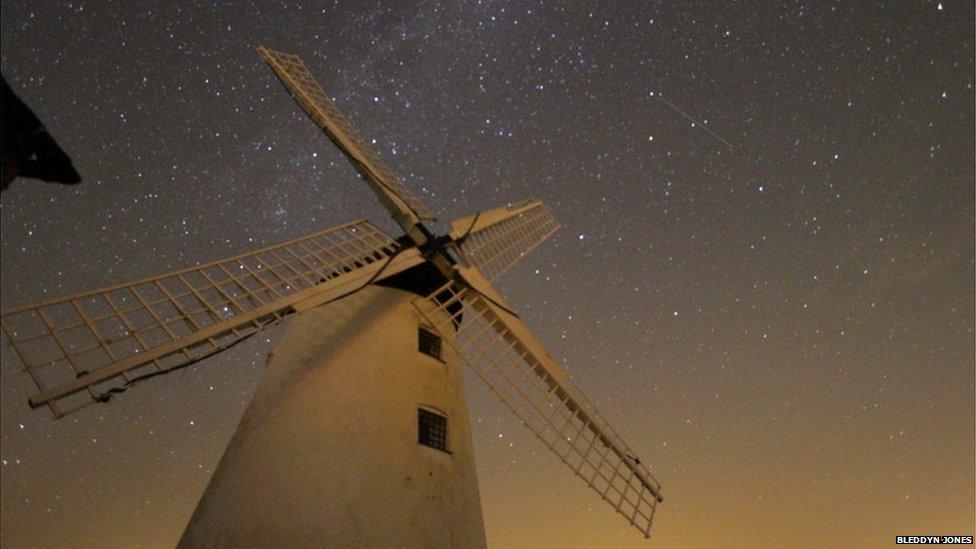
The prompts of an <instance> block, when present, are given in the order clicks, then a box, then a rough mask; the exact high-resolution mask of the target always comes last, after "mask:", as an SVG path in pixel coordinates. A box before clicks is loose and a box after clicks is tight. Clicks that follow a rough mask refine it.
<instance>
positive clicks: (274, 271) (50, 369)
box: [0, 220, 422, 416]
mask: <svg viewBox="0 0 976 549" xmlns="http://www.w3.org/2000/svg"><path fill="white" fill-rule="evenodd" d="M421 261H422V259H421V258H420V256H419V254H418V253H417V252H416V250H415V249H406V250H403V249H401V248H400V246H399V245H398V244H397V243H396V242H395V241H394V240H393V239H392V238H391V237H390V236H388V235H386V234H385V233H383V232H382V231H380V230H379V229H377V228H376V227H374V226H373V225H372V224H370V223H369V222H367V221H363V220H360V221H355V222H352V223H348V224H345V225H341V226H338V227H334V228H331V229H327V230H324V231H321V232H318V233H314V234H311V235H309V236H306V237H303V238H300V239H297V240H293V241H291V242H286V243H284V244H279V245H277V246H272V247H269V248H265V249H262V250H257V251H254V252H251V253H248V254H244V255H241V256H237V257H234V258H231V259H226V260H223V261H217V262H214V263H210V264H207V265H203V266H200V267H194V268H191V269H186V270H182V271H178V272H175V273H171V274H167V275H163V276H157V277H152V278H146V279H143V280H138V281H136V282H132V283H128V284H122V285H119V286H113V287H110V288H104V289H101V290H95V291H93V292H88V293H83V294H79V295H75V296H72V297H68V298H64V299H58V300H54V301H48V302H45V303H40V304H37V305H31V306H29V307H23V308H19V309H16V310H11V311H4V312H2V313H0V324H2V327H3V332H4V334H5V335H6V337H7V338H8V339H9V340H10V343H11V345H12V346H13V348H14V349H15V350H16V353H17V355H18V356H19V358H20V360H21V362H22V363H23V366H24V368H25V369H26V370H27V372H28V374H29V375H30V377H31V378H32V379H33V380H34V382H35V384H36V385H37V387H38V389H39V390H40V393H39V394H37V395H35V396H34V397H32V398H31V399H30V403H31V405H32V406H42V405H48V406H50V408H51V411H52V412H53V413H54V415H55V416H61V415H63V414H65V413H67V412H69V411H71V410H73V409H77V408H78V407H80V406H83V405H85V404H90V403H91V402H93V401H103V400H107V399H108V397H109V396H111V394H112V393H113V392H117V391H119V390H122V388H124V387H125V386H126V385H128V384H130V383H132V382H133V381H135V380H138V379H141V378H144V377H147V376H151V375H156V374H158V373H162V372H166V371H169V370H172V369H174V368H178V367H181V366H184V365H186V364H189V363H192V362H195V361H197V360H199V359H201V358H204V357H206V356H209V355H211V354H213V353H215V352H217V351H220V350H222V349H225V348H227V347H228V346H230V345H233V344H235V343H237V342H238V341H240V340H242V339H244V338H246V337H248V336H249V335H251V334H253V333H255V332H256V331H258V330H260V329H261V328H263V327H265V326H267V325H269V324H273V323H275V322H278V321H280V320H282V319H283V318H284V317H286V316H288V315H290V314H292V313H293V312H295V311H296V310H304V309H305V308H308V307H310V306H314V305H317V304H319V303H322V302H325V301H326V300H328V299H334V298H337V297H341V296H342V295H345V294H346V293H348V292H349V291H353V290H355V289H356V288H357V287H361V286H363V285H365V284H368V283H369V282H371V281H373V280H375V279H378V278H381V277H385V276H389V275H391V274H394V273H396V272H399V271H401V270H404V269H406V268H408V267H410V266H413V265H416V264H418V263H420V262H421ZM79 394H80V395H82V396H83V397H85V398H75V397H77V396H79Z"/></svg>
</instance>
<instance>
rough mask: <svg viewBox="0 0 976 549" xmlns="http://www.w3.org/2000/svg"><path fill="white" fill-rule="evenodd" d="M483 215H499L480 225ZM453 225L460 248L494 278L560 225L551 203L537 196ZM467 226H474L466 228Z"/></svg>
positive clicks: (468, 258) (554, 231) (481, 269)
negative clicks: (536, 198)
mask: <svg viewBox="0 0 976 549" xmlns="http://www.w3.org/2000/svg"><path fill="white" fill-rule="evenodd" d="M481 216H485V217H499V218H500V219H499V220H498V221H494V222H491V223H489V224H486V225H484V226H479V223H478V221H479V219H480V217H481ZM468 220H470V221H468ZM451 226H452V228H454V229H455V230H452V234H457V238H458V239H459V240H460V242H461V243H460V247H461V251H462V252H463V255H464V257H465V259H466V260H467V262H468V263H469V264H470V265H473V266H475V267H477V268H478V269H479V270H480V271H481V272H482V274H484V275H485V277H486V278H487V279H488V280H492V281H493V280H495V279H497V278H498V277H499V276H501V275H502V274H504V273H505V272H506V271H508V270H509V269H511V268H512V266H513V265H515V264H516V263H518V262H519V260H521V259H522V258H523V257H525V255H526V254H528V253H529V252H531V251H532V250H534V249H536V248H537V247H539V245H540V244H542V243H543V242H545V241H546V240H547V239H548V238H549V237H550V236H552V235H553V234H555V233H556V231H558V230H559V228H560V225H559V222H558V221H556V218H555V216H553V215H552V211H551V210H550V209H549V207H548V206H546V205H545V204H543V203H542V202H541V201H539V200H535V199H530V200H526V201H524V202H519V203H516V204H512V205H509V206H503V207H502V208H496V209H495V210H489V211H488V212H483V213H481V214H478V215H476V216H472V217H470V218H467V219H466V220H458V221H456V222H454V223H452V224H451ZM467 226H470V227H472V229H471V230H470V231H467V230H466V227H467ZM461 231H465V232H463V233H462V232H461ZM458 233H460V234H458Z"/></svg>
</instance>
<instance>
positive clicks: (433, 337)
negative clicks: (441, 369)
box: [417, 326, 441, 360]
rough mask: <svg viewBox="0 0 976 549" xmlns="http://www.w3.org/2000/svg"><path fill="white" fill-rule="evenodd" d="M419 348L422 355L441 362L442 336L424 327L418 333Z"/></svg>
mask: <svg viewBox="0 0 976 549" xmlns="http://www.w3.org/2000/svg"><path fill="white" fill-rule="evenodd" d="M417 348H418V350H419V351H420V352H421V353H424V354H425V355H427V356H432V357H434V358H436V359H437V360H441V336H439V335H437V334H436V333H434V332H432V331H431V330H428V329H427V328H424V327H423V326H421V327H420V328H419V329H418V331H417Z"/></svg>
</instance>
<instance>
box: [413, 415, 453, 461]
mask: <svg viewBox="0 0 976 549" xmlns="http://www.w3.org/2000/svg"><path fill="white" fill-rule="evenodd" d="M417 412H418V415H417V427H418V429H417V433H418V436H417V442H419V443H420V444H423V445H424V446H430V447H431V448H434V449H436V450H440V451H442V452H447V418H446V417H444V416H442V415H440V414H437V413H434V412H431V411H430V410H425V409H423V408H420V409H418V410H417Z"/></svg>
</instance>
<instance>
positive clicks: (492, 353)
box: [414, 270, 662, 537]
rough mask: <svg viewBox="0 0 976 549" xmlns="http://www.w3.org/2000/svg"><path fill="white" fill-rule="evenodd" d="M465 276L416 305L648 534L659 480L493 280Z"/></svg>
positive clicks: (545, 438) (566, 460) (577, 468)
mask: <svg viewBox="0 0 976 549" xmlns="http://www.w3.org/2000/svg"><path fill="white" fill-rule="evenodd" d="M459 275H460V276H461V281H460V282H454V281H452V282H449V283H447V284H446V285H444V286H443V287H441V288H439V289H438V290H436V291H434V292H433V293H431V294H430V295H429V296H428V297H426V298H419V299H417V300H415V301H414V305H415V306H416V307H417V309H418V310H419V311H420V312H421V314H422V315H423V316H424V318H425V319H426V320H427V322H429V323H430V324H431V325H432V326H434V328H435V329H436V330H438V331H439V332H440V334H441V336H442V337H443V340H444V341H447V342H449V344H451V345H453V346H454V347H455V349H456V350H457V352H458V354H459V355H460V356H461V358H462V360H463V361H464V362H465V363H466V364H467V365H468V366H469V367H470V368H471V369H472V370H474V371H475V373H476V374H477V375H478V377H480V378H481V379H482V380H483V381H484V382H485V383H486V384H487V385H488V386H489V387H490V388H491V389H492V391H494V392H495V394H496V395H498V397H499V398H501V400H502V402H504V403H505V404H506V405H507V406H508V408H509V409H511V410H512V412H514V413H515V415H516V416H518V417H519V419H520V420H522V423H524V424H525V425H526V426H527V427H528V428H529V429H530V430H531V431H532V432H533V433H535V435H536V436H537V437H538V438H539V439H540V440H542V442H543V443H545V445H546V446H547V447H549V449H550V450H552V451H553V452H554V453H555V454H556V455H557V456H558V457H559V459H560V460H562V461H563V463H565V464H566V465H567V466H569V468H570V469H572V471H573V472H574V473H576V475H577V476H579V477H580V478H581V479H583V480H584V481H585V482H586V483H587V485H588V486H590V488H592V489H593V490H595V491H596V492H597V493H598V494H599V495H600V497H602V498H603V499H604V501H606V502H607V503H609V504H610V505H611V506H612V507H613V508H614V510H615V511H616V512H618V513H620V514H621V515H623V517H624V518H625V519H626V520H627V521H628V522H629V523H630V524H631V525H633V526H634V527H636V528H637V529H638V530H640V531H641V532H642V533H643V534H644V536H645V537H649V536H650V529H651V523H652V522H653V519H654V512H655V510H656V509H657V504H658V503H659V502H660V501H662V498H661V491H660V490H661V487H660V484H658V482H657V481H656V480H655V479H654V477H653V476H652V475H651V473H650V471H649V470H648V468H647V467H646V466H645V465H644V464H643V463H641V462H640V460H639V459H637V457H636V456H635V454H634V453H633V451H632V450H631V449H630V448H629V447H628V446H627V444H626V443H624V441H623V440H622V439H621V438H620V436H619V435H617V433H616V431H614V429H613V428H612V427H611V426H610V424H609V423H608V422H607V421H606V420H605V419H604V418H603V416H601V415H600V414H599V413H598V412H597V411H596V409H595V408H594V407H593V405H592V404H590V402H589V401H588V400H587V399H586V397H585V396H583V394H582V393H581V392H580V391H579V390H578V389H576V387H575V386H574V385H573V384H572V382H571V381H570V380H569V377H568V376H567V375H566V373H565V372H564V371H563V370H562V369H561V368H560V367H559V366H558V365H557V364H556V363H555V361H554V360H553V359H552V358H551V357H550V356H549V354H548V353H547V352H546V350H545V348H544V347H542V345H541V343H539V341H538V340H537V339H536V338H535V336H533V335H532V333H531V332H530V331H529V330H528V328H527V327H526V326H525V325H524V324H523V323H522V321H521V320H519V319H518V317H516V316H514V315H513V314H511V313H510V312H508V311H507V310H506V308H505V307H504V306H503V305H502V302H501V300H500V298H499V297H498V296H497V294H494V290H492V289H491V288H490V287H489V286H487V282H485V281H483V280H482V281H479V282H478V283H477V287H478V289H477V290H476V289H474V287H473V286H471V285H470V284H469V283H468V282H466V281H465V280H469V281H470V280H475V279H477V278H479V275H478V273H476V272H471V271H470V270H468V271H467V272H465V271H464V270H460V271H459ZM444 313H446V314H444ZM455 334H456V335H455Z"/></svg>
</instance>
